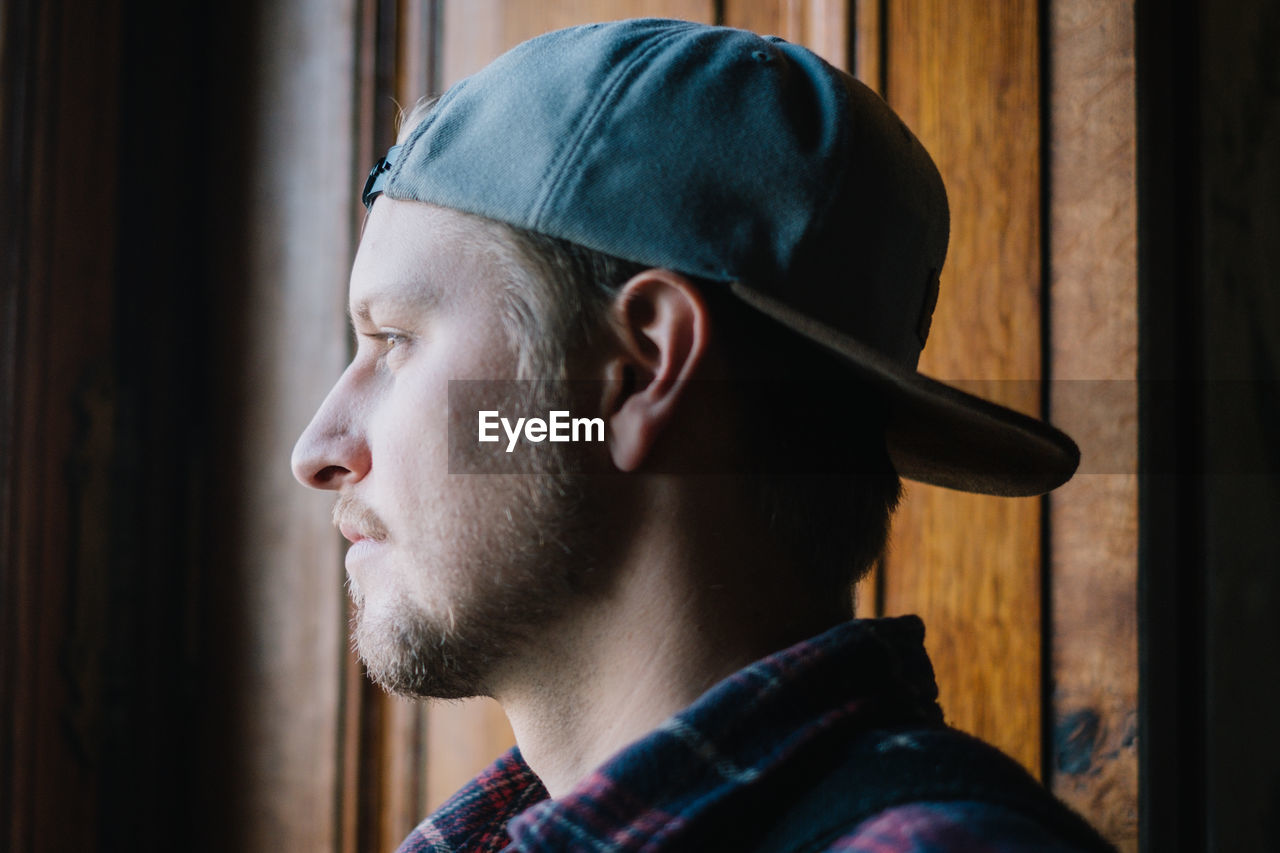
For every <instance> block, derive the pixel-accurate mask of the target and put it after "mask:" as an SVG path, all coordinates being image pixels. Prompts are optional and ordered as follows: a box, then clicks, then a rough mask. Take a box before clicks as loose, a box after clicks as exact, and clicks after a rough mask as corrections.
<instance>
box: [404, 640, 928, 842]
mask: <svg viewBox="0 0 1280 853" xmlns="http://www.w3.org/2000/svg"><path fill="white" fill-rule="evenodd" d="M923 640H924V625H923V623H921V622H920V620H919V619H918V618H916V617H914V616H903V617H895V618H891V619H866V620H854V621H851V622H846V623H843V624H841V625H838V626H836V627H835V628H833V629H831V630H829V631H827V632H825V633H823V634H821V635H819V636H817V637H814V638H812V639H809V640H806V641H804V642H801V643H798V644H796V645H794V646H791V647H790V648H787V649H784V650H782V651H780V652H777V653H775V654H772V655H770V656H768V657H766V658H763V659H761V660H759V661H757V662H755V663H753V664H751V665H750V666H747V667H746V668H744V669H742V670H739V671H738V672H736V673H734V674H733V675H731V676H729V677H728V678H726V679H725V680H723V681H721V682H720V683H719V684H717V685H715V686H714V687H712V688H711V689H710V690H708V691H707V692H706V693H705V694H703V695H702V697H700V698H699V699H698V700H697V701H696V702H694V703H693V704H692V705H690V706H689V707H688V708H686V709H685V710H684V711H681V712H680V713H678V714H676V715H675V716H673V717H670V718H669V719H667V720H666V721H665V722H663V723H662V724H661V725H660V726H658V728H657V729H655V730H654V731H652V732H650V733H649V734H648V735H646V736H645V737H643V738H641V739H640V740H638V741H636V742H635V743H633V744H631V745H630V746H628V747H626V748H625V749H623V750H622V751H621V752H620V753H618V754H617V755H615V756H614V757H613V758H612V759H610V760H609V761H607V762H606V763H605V764H604V765H602V766H601V767H600V768H598V769H597V770H596V771H595V772H593V773H592V774H591V775H590V776H588V777H587V778H586V779H584V780H583V781H582V782H581V783H580V784H579V785H578V786H577V787H575V788H574V790H573V791H571V792H570V793H569V794H568V795H566V796H565V797H563V798H561V799H558V800H550V799H547V793H546V791H545V789H544V788H543V787H542V785H541V783H540V782H538V780H537V777H536V776H535V775H534V774H533V772H532V771H531V770H530V769H529V767H528V765H526V764H525V763H524V761H523V759H521V757H520V753H519V750H518V749H514V750H512V751H511V752H509V753H507V754H506V755H504V756H503V757H502V758H500V759H499V760H498V761H497V762H495V764H494V765H493V766H491V767H490V768H489V769H488V770H486V771H485V772H484V773H482V774H481V775H480V776H478V777H476V779H475V780H473V781H472V782H471V783H470V784H469V785H467V786H466V787H465V788H463V789H462V790H461V791H459V792H458V794H456V795H455V796H454V797H453V798H452V799H451V800H450V801H449V802H448V803H446V804H445V805H444V806H442V807H441V809H440V810H439V811H437V812H436V814H435V815H433V816H432V817H431V818H430V819H428V820H427V821H426V822H424V823H423V825H422V826H421V827H419V829H418V830H415V835H420V836H421V837H422V839H423V840H424V841H431V842H434V843H440V844H445V843H447V844H448V845H449V846H439V847H432V846H427V847H420V848H416V849H427V850H431V849H469V850H497V849H502V844H503V843H504V842H505V841H506V835H505V833H506V832H508V831H509V833H510V836H509V837H510V841H511V842H512V844H513V847H514V849H519V850H563V849H568V848H570V847H572V848H573V849H596V848H601V849H603V848H608V849H611V850H622V851H626V850H632V849H638V848H639V847H640V846H641V845H642V844H645V845H649V844H652V843H654V842H655V841H660V840H661V839H662V838H664V837H670V836H674V835H678V834H679V833H681V832H682V831H684V830H685V829H686V828H687V827H688V826H689V825H690V824H691V823H694V822H696V821H697V820H698V819H699V817H700V816H701V815H703V814H704V813H705V812H707V811H708V810H710V809H712V808H713V807H714V806H715V804H717V803H718V802H721V801H723V800H724V799H725V798H726V797H729V796H730V795H732V794H733V792H735V791H736V790H738V789H740V788H742V787H744V786H748V785H750V784H751V783H752V782H753V781H755V780H756V779H758V778H759V777H761V776H762V775H765V774H767V773H769V771H770V770H771V769H772V768H774V767H776V766H777V765H779V764H782V763H784V762H786V761H787V760H788V758H790V757H791V756H793V755H794V754H795V753H796V752H797V751H798V750H801V749H802V748H803V747H804V746H805V745H806V744H808V743H810V742H811V741H813V740H814V739H815V738H817V737H819V736H821V735H822V734H824V733H826V732H828V731H830V730H832V729H833V728H835V727H841V728H847V727H849V726H857V727H859V728H871V727H875V726H877V725H886V724H895V725H901V724H903V723H904V722H917V723H920V724H937V723H941V721H942V712H941V709H939V708H938V705H937V696H938V691H937V686H936V684H935V683H934V679H933V667H932V665H931V664H930V662H929V658H928V656H927V655H926V654H925V651H924V646H923ZM504 828H505V830H504ZM411 838H412V836H411ZM460 841H461V842H465V843H464V844H461V845H460V844H459V843H458V842H460ZM481 842H484V843H481ZM486 844H489V845H496V846H485V845H486ZM402 849H405V848H402ZM411 849H413V848H411Z"/></svg>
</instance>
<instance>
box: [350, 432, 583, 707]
mask: <svg viewBox="0 0 1280 853" xmlns="http://www.w3.org/2000/svg"><path fill="white" fill-rule="evenodd" d="M543 411H547V409H545V408H544V409H543ZM525 464H527V465H528V466H529V467H528V468H526V469H525V471H524V472H522V473H519V474H508V475H498V476H485V475H475V476H476V479H474V480H472V482H471V483H469V484H468V485H472V486H476V487H477V488H480V489H483V490H485V492H486V495H485V496H484V500H483V501H481V505H482V506H483V511H480V510H478V509H477V510H474V511H467V510H465V509H463V508H461V507H457V506H452V507H451V508H450V511H449V512H448V517H449V518H450V519H451V522H452V523H451V525H450V526H449V529H448V530H444V529H441V530H438V531H436V533H435V535H434V536H433V537H432V538H433V539H434V540H436V541H437V542H440V543H446V542H447V543H448V546H449V552H450V555H451V556H450V557H449V558H448V564H447V565H446V564H445V563H444V559H443V558H442V557H440V556H439V555H437V556H434V557H433V556H432V555H422V556H421V558H420V559H419V560H417V561H416V562H417V563H418V564H417V565H415V566H414V567H413V570H415V571H428V570H429V571H431V572H432V574H433V577H434V578H437V579H439V581H440V582H439V583H438V584H435V585H434V586H435V588H436V591H438V592H439V594H438V595H433V596H432V600H431V601H430V602H423V601H420V600H416V599H415V598H414V597H413V596H410V595H408V594H405V593H403V592H397V593H391V591H389V590H380V591H379V594H378V596H377V597H378V599H379V600H378V601H377V603H376V606H375V605H373V604H372V603H371V602H368V601H366V595H365V593H364V592H363V591H362V590H361V589H360V586H359V584H358V583H357V582H356V580H355V579H354V578H352V577H350V576H348V581H347V586H348V591H349V593H350V596H351V600H352V603H353V605H354V607H353V611H354V612H353V616H352V622H351V637H352V645H353V647H354V649H355V651H356V653H357V654H358V655H359V657H360V659H361V661H362V662H363V663H364V666H365V669H366V671H367V672H368V675H369V677H370V678H371V679H372V680H373V681H374V682H375V683H376V684H378V685H379V686H381V687H382V688H384V689H385V690H387V691H389V692H392V693H396V694H399V695H402V696H407V697H410V698H420V699H463V698H468V697H472V696H491V695H492V694H493V688H492V687H491V680H492V676H493V674H494V672H495V670H497V669H498V668H500V667H501V666H503V665H504V664H506V663H507V662H509V661H511V660H512V658H513V656H515V655H517V654H519V653H520V652H521V651H522V650H524V649H527V648H528V647H529V646H530V644H531V642H532V641H533V640H534V638H535V637H536V636H537V633H536V632H538V631H542V630H545V629H546V628H547V626H548V625H550V624H551V623H553V622H554V620H555V619H556V618H557V617H559V616H560V615H561V614H563V613H564V612H565V610H566V609H567V608H568V607H569V606H570V604H571V603H572V602H574V601H575V600H576V599H577V598H579V597H580V596H581V595H583V593H584V590H585V589H586V587H587V586H588V584H587V579H588V577H589V576H590V575H591V574H592V566H593V565H594V560H593V558H592V557H593V554H592V550H591V548H590V544H591V541H592V536H591V534H590V531H591V530H592V529H593V525H592V524H591V523H590V519H589V518H588V515H589V513H588V507H590V506H593V505H594V503H593V501H592V500H590V499H589V498H588V495H587V488H586V486H587V482H588V480H587V475H585V474H583V473H582V472H580V471H574V470H571V468H572V465H571V458H570V455H569V450H568V449H567V448H565V447H563V446H553V445H549V444H544V445H542V446H541V447H539V448H538V453H536V454H534V455H533V456H532V459H531V460H526V463H525ZM464 476H472V475H464ZM334 515H335V518H338V517H342V518H346V519H349V520H355V521H358V522H359V523H360V526H361V527H362V529H365V530H370V531H374V532H375V533H379V532H381V533H383V535H384V537H385V530H386V528H385V526H383V525H382V522H381V521H380V520H379V519H378V518H377V517H376V516H373V515H372V513H369V511H368V510H366V509H364V508H363V507H361V506H360V505H358V504H356V503H355V502H354V501H351V499H350V498H348V497H345V496H344V497H342V498H340V499H339V501H338V504H337V506H335V508H334Z"/></svg>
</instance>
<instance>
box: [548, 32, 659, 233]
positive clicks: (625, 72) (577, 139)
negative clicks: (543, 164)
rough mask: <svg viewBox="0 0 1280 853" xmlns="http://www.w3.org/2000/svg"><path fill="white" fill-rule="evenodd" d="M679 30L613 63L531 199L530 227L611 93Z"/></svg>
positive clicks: (555, 190)
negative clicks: (608, 76) (610, 72)
mask: <svg viewBox="0 0 1280 853" xmlns="http://www.w3.org/2000/svg"><path fill="white" fill-rule="evenodd" d="M683 33H684V30H683V29H682V30H676V31H674V32H668V33H659V34H657V35H656V36H651V37H650V38H651V39H652V41H651V42H650V43H649V44H648V45H646V46H645V47H644V48H642V49H641V50H639V51H638V52H637V53H636V54H635V55H634V56H632V57H631V59H630V60H629V61H627V62H624V63H622V64H620V65H619V66H618V67H617V69H616V70H615V71H614V73H613V79H612V80H610V81H609V84H608V85H607V86H606V87H605V88H604V90H603V92H602V93H601V95H600V98H599V99H598V100H597V101H596V103H595V104H593V105H592V106H591V108H590V109H589V110H588V111H587V115H586V117H585V118H584V119H583V120H582V123H581V124H580V125H579V127H578V131H577V133H576V134H575V135H574V137H573V139H572V141H571V142H570V143H569V145H567V146H566V147H565V148H564V149H563V153H562V154H561V155H560V162H559V163H557V164H556V166H555V168H554V170H553V174H552V176H551V179H550V180H549V181H548V182H547V184H546V189H545V190H544V191H543V192H542V194H541V195H540V196H539V197H538V199H537V201H535V202H534V204H533V207H532V209H531V210H530V212H529V220H530V227H531V228H532V229H533V230H535V231H537V230H542V228H543V222H542V215H543V212H544V211H545V210H546V208H547V206H548V205H549V204H550V202H551V200H552V199H554V198H555V197H556V196H557V195H558V194H559V190H560V187H561V185H562V184H563V183H564V181H565V179H566V177H567V175H568V174H569V166H570V165H571V164H572V163H574V162H575V161H576V160H577V153H578V151H579V150H580V149H581V148H582V146H583V143H584V142H585V141H586V140H587V138H588V137H589V136H590V133H589V131H590V129H591V128H592V127H594V126H595V125H596V123H597V121H598V119H599V117H600V116H601V115H603V114H604V113H605V107H606V105H608V104H610V103H611V102H612V101H613V98H614V95H615V94H616V93H617V92H618V90H619V89H621V88H622V86H623V84H624V82H626V81H627V80H629V79H630V75H631V73H632V69H634V68H636V67H638V66H640V65H641V61H642V60H644V59H645V58H647V57H648V56H649V55H650V54H652V53H654V52H655V51H656V50H657V49H658V48H660V47H662V46H664V45H665V44H666V42H667V41H670V40H671V39H674V38H675V37H676V36H677V35H682V34H683Z"/></svg>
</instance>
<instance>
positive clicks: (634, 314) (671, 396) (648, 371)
mask: <svg viewBox="0 0 1280 853" xmlns="http://www.w3.org/2000/svg"><path fill="white" fill-rule="evenodd" d="M612 319H613V321H614V322H613V325H614V329H615V333H616V335H617V337H618V343H619V344H620V346H619V347H618V349H617V351H616V353H615V354H614V355H613V357H611V358H610V359H609V361H608V363H607V364H606V365H605V376H606V382H605V401H604V402H605V412H606V413H608V422H609V432H610V445H609V453H610V456H611V457H612V458H613V464H614V465H615V466H616V467H617V468H618V469H619V470H621V471H635V470H637V469H638V468H640V466H641V465H642V464H643V463H644V461H645V459H646V458H648V457H649V456H650V454H651V452H652V450H653V446H654V444H655V442H656V441H657V439H658V436H659V435H661V434H662V431H663V429H664V428H665V427H666V426H667V424H669V423H670V421H671V418H672V416H673V414H674V413H675V411H676V407H677V405H678V404H679V402H680V400H681V398H682V397H683V396H684V395H685V394H686V392H687V390H688V388H689V383H690V380H691V379H692V377H693V375H694V373H695V372H696V370H697V369H698V367H699V365H701V364H702V362H703V360H704V359H705V358H706V354H707V347H708V344H709V333H710V316H709V314H708V312H707V304H706V302H705V301H704V300H703V298H702V294H700V293H699V292H698V290H697V288H696V287H694V285H693V283H692V282H690V281H689V280H688V279H687V278H685V277H684V276H682V275H680V274H679V273H674V272H671V271H670V270H661V269H651V270H646V271H644V272H642V273H639V274H638V275H636V276H635V277H634V278H632V279H631V280H630V281H628V282H627V283H626V284H625V285H623V287H622V290H621V291H620V292H619V294H618V296H617V298H616V299H615V300H614V304H613V318H612Z"/></svg>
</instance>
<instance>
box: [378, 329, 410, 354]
mask: <svg viewBox="0 0 1280 853" xmlns="http://www.w3.org/2000/svg"><path fill="white" fill-rule="evenodd" d="M373 338H374V340H377V341H381V342H382V348H383V350H393V349H395V348H396V347H398V346H400V345H401V344H403V343H404V342H405V338H404V335H402V334H400V333H399V332H379V333H378V334H376V335H374V336H373Z"/></svg>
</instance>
